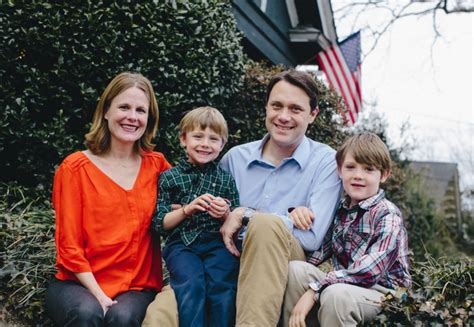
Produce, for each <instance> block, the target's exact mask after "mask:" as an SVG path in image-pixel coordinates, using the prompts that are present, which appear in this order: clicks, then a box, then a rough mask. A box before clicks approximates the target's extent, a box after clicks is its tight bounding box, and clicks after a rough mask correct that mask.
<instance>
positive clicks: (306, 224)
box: [290, 207, 314, 230]
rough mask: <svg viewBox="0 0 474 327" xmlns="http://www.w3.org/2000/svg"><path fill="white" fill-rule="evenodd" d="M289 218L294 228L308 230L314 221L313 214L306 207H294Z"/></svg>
mask: <svg viewBox="0 0 474 327" xmlns="http://www.w3.org/2000/svg"><path fill="white" fill-rule="evenodd" d="M290 218H291V220H293V224H294V225H295V227H296V228H298V229H302V230H309V229H310V228H311V224H312V223H313V220H314V213H313V212H312V211H311V209H309V208H306V207H296V208H294V209H293V210H292V211H291V212H290Z"/></svg>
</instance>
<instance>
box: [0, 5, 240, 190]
mask: <svg viewBox="0 0 474 327" xmlns="http://www.w3.org/2000/svg"><path fill="white" fill-rule="evenodd" d="M0 31H2V32H1V33H0V49H2V50H1V51H0V108H2V111H1V113H0V121H1V122H2V128H1V129H0V152H1V159H0V172H1V175H0V181H12V180H16V181H19V182H20V183H21V184H23V185H29V186H37V185H40V186H41V185H42V186H43V187H44V188H49V186H50V185H51V180H52V174H53V171H54V167H55V165H56V164H58V163H59V162H60V161H61V160H62V159H63V158H64V157H65V156H66V155H67V154H68V153H70V152H72V151H74V150H77V149H81V148H82V142H83V140H84V134H85V132H86V131H87V129H88V124H89V122H90V120H91V117H92V113H93V111H94V109H95V106H96V103H97V100H98V97H99V96H100V94H101V92H102V91H103V90H104V88H105V87H106V85H107V83H108V82H109V81H110V80H111V79H112V78H113V77H114V76H115V75H117V74H118V73H120V72H122V71H137V72H140V73H142V74H143V75H145V76H146V77H148V78H149V79H150V80H151V82H152V84H153V86H154V89H155V92H156V95H157V98H158V102H159V106H160V131H161V135H160V136H159V138H158V139H157V143H158V145H159V146H158V149H159V150H161V151H163V152H165V154H167V155H169V156H170V157H171V158H174V157H175V156H176V152H177V151H178V147H177V142H176V131H175V126H176V124H177V122H179V120H180V118H181V113H182V112H184V111H186V110H189V109H191V108H193V107H195V106H198V105H203V104H208V105H213V106H216V107H217V108H219V109H221V110H222V111H224V113H226V112H228V111H232V109H233V104H232V100H233V95H234V94H235V93H236V92H237V90H239V88H240V86H241V83H242V76H243V74H244V60H243V59H244V57H243V52H242V48H241V46H240V44H239V42H240V35H239V33H238V32H237V30H236V23H235V19H234V17H233V15H232V13H231V11H230V3H229V1H221V0H207V1H178V0H169V1H102V0H97V1H96V0H94V1H92V0H84V1H77V0H73V1H66V2H64V1H49V2H45V1H38V0H33V1H2V2H0Z"/></svg>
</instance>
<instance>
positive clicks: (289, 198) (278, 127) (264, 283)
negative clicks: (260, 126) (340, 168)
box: [220, 70, 341, 326]
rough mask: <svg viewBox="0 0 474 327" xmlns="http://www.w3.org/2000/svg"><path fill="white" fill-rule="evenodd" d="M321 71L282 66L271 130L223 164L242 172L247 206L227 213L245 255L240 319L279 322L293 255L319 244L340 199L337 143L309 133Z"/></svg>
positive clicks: (271, 98)
mask: <svg viewBox="0 0 474 327" xmlns="http://www.w3.org/2000/svg"><path fill="white" fill-rule="evenodd" d="M317 95H318V91H317V87H316V83H315V82H314V79H313V78H312V77H311V76H310V75H308V74H306V73H303V72H298V71H294V70H289V71H285V72H283V73H280V74H277V75H276V76H274V77H273V79H272V80H271V81H270V83H269V85H268V88H267V105H266V119H265V125H266V128H267V131H268V134H267V135H266V136H265V137H264V138H263V139H262V140H260V141H255V142H251V143H247V144H243V145H239V146H236V147H234V148H232V149H231V150H230V151H229V152H227V154H225V155H224V157H223V158H222V160H221V163H220V165H221V167H222V168H223V169H225V170H227V171H229V172H230V173H231V174H232V176H233V177H234V179H235V181H236V183H237V188H238V190H239V195H240V203H241V205H242V207H239V208H237V209H235V210H234V211H233V212H232V213H230V214H229V216H228V217H227V219H226V221H225V223H224V225H223V226H222V228H221V233H222V236H223V239H224V243H225V244H226V246H227V248H228V250H229V251H230V252H231V253H233V254H234V255H237V256H239V255H240V252H239V251H238V249H237V247H236V244H235V242H234V241H235V236H236V234H237V233H238V232H239V231H240V229H241V227H242V226H244V227H248V228H247V230H246V232H245V237H244V241H243V248H242V256H241V259H240V274H239V283H238V292H237V324H236V325H237V326H276V325H277V323H278V320H279V316H280V309H281V305H282V303H283V295H284V291H285V287H286V281H287V277H288V262H289V261H290V260H305V252H309V251H314V250H316V249H318V248H319V246H320V245H321V242H322V240H323V238H324V236H325V234H326V231H327V230H328V228H329V226H330V225H331V223H332V220H333V217H334V210H335V208H336V205H337V203H338V200H339V199H340V192H341V183H340V180H339V177H338V175H337V166H336V161H335V151H334V150H333V149H332V148H330V147H329V146H327V145H325V144H322V143H318V142H315V141H313V140H311V139H309V138H307V137H306V136H305V133H306V130H307V128H308V126H309V124H311V123H312V122H313V121H314V120H315V118H316V116H317V114H318V111H319V109H318V106H317Z"/></svg>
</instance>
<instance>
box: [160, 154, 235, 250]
mask: <svg viewBox="0 0 474 327" xmlns="http://www.w3.org/2000/svg"><path fill="white" fill-rule="evenodd" d="M205 193H209V194H211V195H214V196H216V197H217V196H220V197H222V198H225V199H227V200H229V201H230V203H231V208H234V207H237V206H238V205H239V194H238V192H237V186H236V185H235V181H234V179H233V178H232V176H231V175H230V174H229V173H228V172H226V171H224V170H222V169H221V168H219V166H218V165H217V163H215V162H210V163H208V164H206V166H205V167H204V169H199V168H198V167H196V166H194V165H193V164H191V163H189V162H187V160H181V161H180V162H179V163H178V165H176V167H173V168H171V169H168V170H167V171H165V172H163V173H162V174H161V175H160V178H159V184H158V200H157V202H156V210H155V213H154V215H153V219H152V223H151V227H152V230H153V231H155V232H159V233H160V234H161V235H162V236H163V238H164V242H165V244H166V243H167V242H168V241H169V240H170V239H177V238H180V239H181V240H182V241H183V243H184V244H185V245H189V244H191V243H192V242H193V241H194V240H195V239H196V237H198V236H199V234H200V233H201V232H203V231H208V232H218V231H219V228H220V227H221V225H222V222H221V221H220V220H218V219H215V218H213V217H211V216H210V215H209V214H208V213H207V212H199V213H195V214H194V215H192V217H188V218H186V219H185V220H183V221H182V222H181V223H180V224H179V225H178V226H176V227H175V228H173V229H171V230H168V231H165V230H164V229H163V219H164V217H165V215H166V214H167V213H168V212H170V211H171V204H181V205H184V204H188V203H190V202H191V201H193V200H194V199H195V198H196V197H198V196H200V195H203V194H205Z"/></svg>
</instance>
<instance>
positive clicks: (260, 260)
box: [236, 214, 305, 327]
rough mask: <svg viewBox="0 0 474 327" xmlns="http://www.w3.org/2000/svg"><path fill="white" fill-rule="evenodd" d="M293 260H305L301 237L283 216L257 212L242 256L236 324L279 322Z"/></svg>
mask: <svg viewBox="0 0 474 327" xmlns="http://www.w3.org/2000/svg"><path fill="white" fill-rule="evenodd" d="M290 260H305V254H304V252H303V248H302V247H301V245H300V244H299V242H298V240H296V239H295V238H294V237H293V235H291V233H290V232H289V231H288V228H287V227H286V225H285V224H284V223H283V221H282V220H281V219H280V218H278V217H276V216H273V215H267V214H257V215H256V216H255V218H254V219H252V221H251V222H250V223H249V226H248V229H247V234H246V236H245V239H244V243H243V251H242V257H241V259H240V274H239V283H238V286H237V324H236V326H256V327H267V326H268V327H274V326H276V325H277V324H278V320H279V319H280V312H281V307H282V304H283V296H284V294H285V288H286V283H287V279H288V262H289V261H290Z"/></svg>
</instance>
